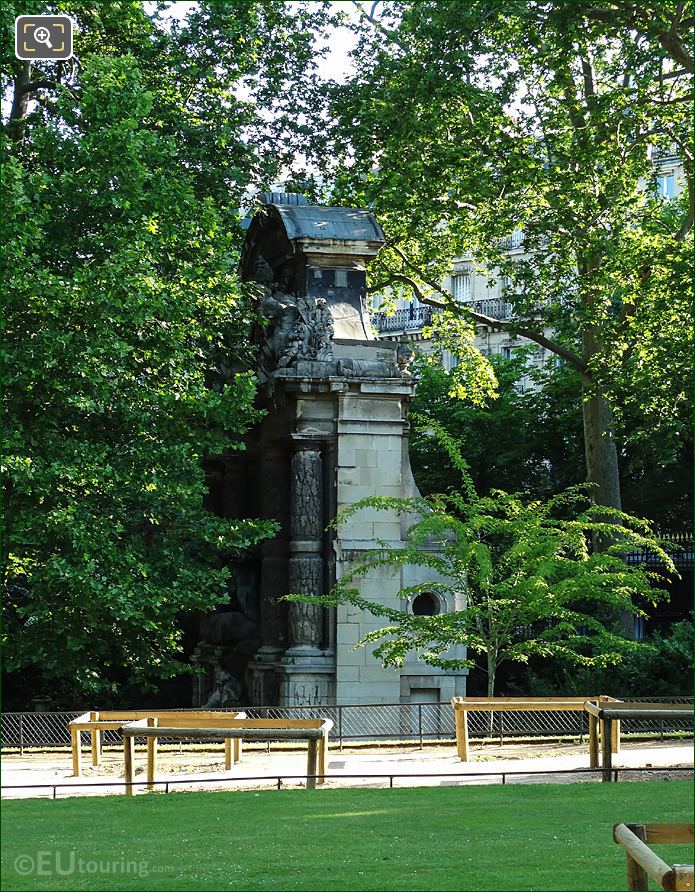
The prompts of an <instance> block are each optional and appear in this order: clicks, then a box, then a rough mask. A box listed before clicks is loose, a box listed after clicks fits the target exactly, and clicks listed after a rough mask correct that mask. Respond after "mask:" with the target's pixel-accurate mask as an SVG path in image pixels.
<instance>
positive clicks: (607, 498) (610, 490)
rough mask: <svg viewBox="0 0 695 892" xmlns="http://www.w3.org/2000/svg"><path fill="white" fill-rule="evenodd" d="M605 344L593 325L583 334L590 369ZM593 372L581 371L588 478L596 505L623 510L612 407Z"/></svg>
mask: <svg viewBox="0 0 695 892" xmlns="http://www.w3.org/2000/svg"><path fill="white" fill-rule="evenodd" d="M601 349H602V344H601V343H600V340H599V339H598V337H597V332H596V331H595V329H594V327H593V326H590V327H589V328H587V329H585V330H584V332H583V333H582V359H583V360H584V363H585V368H587V369H590V364H591V360H592V359H593V358H594V357H595V356H596V355H597V354H598V353H600V352H601ZM590 376H591V372H590V371H585V372H584V373H583V374H582V396H583V400H582V414H583V420H584V455H585V458H586V479H587V482H588V483H593V484H595V486H594V491H593V494H592V495H593V499H594V501H595V502H596V504H597V505H605V506H606V507H608V508H617V509H618V510H619V511H620V509H621V500H620V475H619V473H618V450H617V447H616V445H615V434H614V432H613V410H612V409H611V407H610V405H609V404H608V401H607V399H606V398H605V396H603V394H601V393H597V392H596V390H595V388H594V387H593V386H592V381H591V377H590Z"/></svg>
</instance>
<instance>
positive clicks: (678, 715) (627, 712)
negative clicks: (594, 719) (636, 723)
mask: <svg viewBox="0 0 695 892" xmlns="http://www.w3.org/2000/svg"><path fill="white" fill-rule="evenodd" d="M600 712H601V716H602V717H604V716H605V717H606V718H609V719H613V720H618V721H619V720H620V719H684V718H689V717H690V716H691V714H692V713H691V712H689V711H687V712H686V711H684V710H682V709H671V708H670V707H669V708H668V709H661V710H656V709H650V710H642V709H637V708H635V709H618V708H616V707H610V708H608V707H605V708H602V709H601V710H600Z"/></svg>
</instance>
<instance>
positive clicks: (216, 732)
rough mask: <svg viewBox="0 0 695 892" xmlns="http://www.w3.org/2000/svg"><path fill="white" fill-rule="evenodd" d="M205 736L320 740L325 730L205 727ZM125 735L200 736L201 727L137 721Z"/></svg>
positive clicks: (125, 731) (126, 727) (125, 730)
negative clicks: (142, 724)
mask: <svg viewBox="0 0 695 892" xmlns="http://www.w3.org/2000/svg"><path fill="white" fill-rule="evenodd" d="M204 730H205V737H210V738H218V737H219V738H222V739H224V738H225V737H233V738H234V737H240V738H242V739H244V740H319V739H320V738H321V737H322V736H323V733H324V731H323V730H322V729H321V728H205V729H204ZM122 732H123V736H124V737H173V738H177V737H181V738H185V737H200V736H201V729H200V728H164V727H162V726H159V727H158V728H156V729H153V728H147V727H135V723H131V724H130V725H124V726H123V728H122Z"/></svg>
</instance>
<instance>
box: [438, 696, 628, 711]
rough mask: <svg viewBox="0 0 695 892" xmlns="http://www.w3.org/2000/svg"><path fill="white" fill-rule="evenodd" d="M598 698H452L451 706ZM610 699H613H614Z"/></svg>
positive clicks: (571, 700) (561, 701) (573, 700)
mask: <svg viewBox="0 0 695 892" xmlns="http://www.w3.org/2000/svg"><path fill="white" fill-rule="evenodd" d="M596 699H598V698H597V697H452V698H451V704H452V706H456V705H458V704H461V705H462V708H463V709H466V708H467V704H469V703H492V704H497V703H584V701H585V700H596ZM609 699H611V700H612V699H613V698H612V697H611V698H609Z"/></svg>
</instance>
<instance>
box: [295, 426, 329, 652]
mask: <svg viewBox="0 0 695 892" xmlns="http://www.w3.org/2000/svg"><path fill="white" fill-rule="evenodd" d="M320 449H321V443H320V441H315V440H295V450H296V451H295V454H294V455H293V456H292V476H291V497H290V535H291V539H290V562H289V589H290V592H291V593H292V594H297V595H320V594H322V588H323V557H322V554H321V552H322V540H323V527H324V523H323V468H322V462H321V452H320ZM322 633H323V608H322V607H319V606H318V605H316V604H305V603H302V602H298V603H292V604H290V614H289V639H290V650H289V651H288V654H290V655H300V654H307V655H309V654H317V653H320V652H321V651H320V645H321V637H322Z"/></svg>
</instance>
